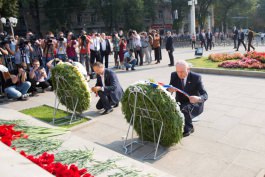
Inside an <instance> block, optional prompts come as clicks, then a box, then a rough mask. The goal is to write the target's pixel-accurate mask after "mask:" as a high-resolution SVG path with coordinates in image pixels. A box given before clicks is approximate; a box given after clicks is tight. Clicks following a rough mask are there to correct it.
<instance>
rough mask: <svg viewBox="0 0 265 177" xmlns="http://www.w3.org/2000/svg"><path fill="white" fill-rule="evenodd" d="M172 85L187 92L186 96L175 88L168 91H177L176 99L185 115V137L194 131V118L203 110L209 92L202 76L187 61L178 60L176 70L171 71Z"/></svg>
mask: <svg viewBox="0 0 265 177" xmlns="http://www.w3.org/2000/svg"><path fill="white" fill-rule="evenodd" d="M170 85H172V86H173V87H175V88H178V89H180V90H182V91H184V92H186V93H187V94H188V95H189V96H186V95H184V94H182V93H180V92H178V91H177V89H175V88H169V89H168V91H170V92H172V93H173V92H176V101H177V102H179V103H180V109H181V112H182V113H183V114H184V117H185V126H184V132H183V137H186V136H189V135H190V134H191V133H193V132H194V128H193V125H192V118H194V117H196V116H198V115H200V114H201V113H202V112H203V107H204V102H205V101H206V100H207V99H208V94H207V92H206V90H205V89H204V86H203V84H202V80H201V76H200V75H198V74H196V73H194V72H191V71H190V68H189V65H188V63H187V62H186V61H177V63H176V72H173V73H171V78H170Z"/></svg>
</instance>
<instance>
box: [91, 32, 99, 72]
mask: <svg viewBox="0 0 265 177" xmlns="http://www.w3.org/2000/svg"><path fill="white" fill-rule="evenodd" d="M91 40H92V42H93V44H91V45H90V52H91V55H90V65H91V66H93V64H94V63H95V62H101V56H100V41H101V39H100V38H99V35H98V34H97V32H92V37H91ZM95 59H96V61H95ZM91 69H92V72H94V70H93V68H91Z"/></svg>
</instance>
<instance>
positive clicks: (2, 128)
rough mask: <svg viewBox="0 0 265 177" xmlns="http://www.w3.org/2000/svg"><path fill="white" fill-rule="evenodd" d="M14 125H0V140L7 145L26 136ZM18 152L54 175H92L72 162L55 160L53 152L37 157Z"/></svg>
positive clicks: (63, 176) (74, 176)
mask: <svg viewBox="0 0 265 177" xmlns="http://www.w3.org/2000/svg"><path fill="white" fill-rule="evenodd" d="M14 127H15V125H6V124H4V125H0V140H1V141H2V142H3V143H4V144H6V145H7V146H9V147H11V146H12V142H13V141H14V140H16V139H20V138H25V139H27V138H28V136H27V135H26V134H25V133H24V132H23V131H17V130H15V129H14ZM12 149H13V150H16V147H15V146H13V147H12ZM20 154H21V155H23V156H24V157H26V158H27V159H29V160H30V161H32V162H33V163H35V164H37V165H38V166H40V167H41V168H43V169H45V170H47V171H48V172H49V173H51V174H53V175H55V176H60V177H92V175H91V174H89V173H87V170H86V169H81V170H79V169H78V167H77V166H76V165H74V164H71V165H65V164H62V163H60V162H55V161H54V154H49V153H47V152H44V153H43V154H41V155H40V156H38V157H36V156H34V155H27V154H26V153H25V152H24V151H20Z"/></svg>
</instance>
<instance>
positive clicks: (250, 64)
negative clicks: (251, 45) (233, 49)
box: [218, 58, 265, 69]
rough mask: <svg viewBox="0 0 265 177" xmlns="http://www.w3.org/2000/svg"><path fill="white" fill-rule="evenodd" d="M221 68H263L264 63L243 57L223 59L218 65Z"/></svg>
mask: <svg viewBox="0 0 265 177" xmlns="http://www.w3.org/2000/svg"><path fill="white" fill-rule="evenodd" d="M218 67H223V68H249V69H265V64H263V63H261V62H260V61H258V60H256V59H252V58H243V59H241V60H237V61H225V62H222V63H221V64H219V65H218Z"/></svg>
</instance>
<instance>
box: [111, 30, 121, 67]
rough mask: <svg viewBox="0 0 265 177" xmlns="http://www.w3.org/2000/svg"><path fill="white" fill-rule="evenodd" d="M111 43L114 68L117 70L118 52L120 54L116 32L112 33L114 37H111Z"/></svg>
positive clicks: (118, 38)
mask: <svg viewBox="0 0 265 177" xmlns="http://www.w3.org/2000/svg"><path fill="white" fill-rule="evenodd" d="M112 43H113V52H114V61H115V68H119V65H120V64H119V60H118V57H119V52H120V46H119V44H120V37H119V36H118V33H117V32H114V35H113V37H112Z"/></svg>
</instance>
